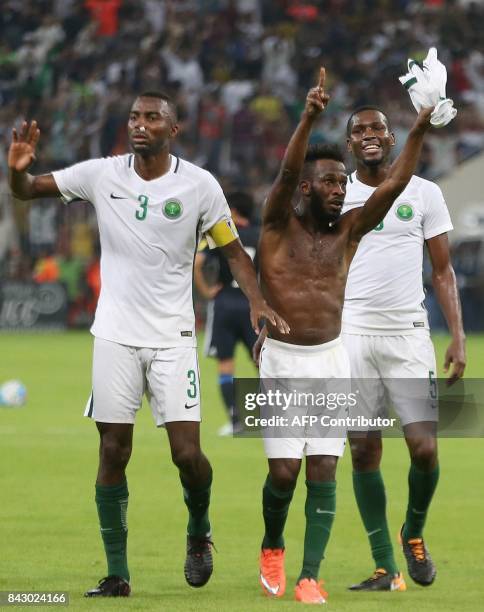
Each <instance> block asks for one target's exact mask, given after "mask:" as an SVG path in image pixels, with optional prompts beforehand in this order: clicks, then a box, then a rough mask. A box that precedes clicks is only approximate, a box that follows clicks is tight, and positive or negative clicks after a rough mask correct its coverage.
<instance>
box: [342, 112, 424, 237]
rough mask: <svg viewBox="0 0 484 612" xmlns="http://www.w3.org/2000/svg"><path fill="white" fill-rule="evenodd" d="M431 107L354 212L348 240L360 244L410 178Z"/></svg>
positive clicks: (417, 158) (419, 119) (420, 148)
mask: <svg viewBox="0 0 484 612" xmlns="http://www.w3.org/2000/svg"><path fill="white" fill-rule="evenodd" d="M432 110H433V108H424V109H422V110H421V111H420V112H419V114H418V116H417V119H416V121H415V123H414V125H413V127H412V129H411V130H410V133H409V135H408V137H407V141H406V142H405V146H404V147H403V150H402V151H401V153H400V155H399V156H398V157H397V159H396V160H395V161H394V162H393V164H392V165H391V166H390V169H389V171H388V174H387V176H386V178H385V180H384V181H383V182H382V183H381V184H380V185H379V186H378V187H377V188H376V189H375V191H374V192H373V193H372V195H371V196H370V197H369V198H368V200H367V201H366V203H365V205H364V206H363V207H361V208H358V209H356V210H355V211H354V212H353V214H352V217H351V220H352V225H351V239H352V240H353V241H355V242H359V241H360V240H361V238H362V236H364V234H367V233H368V232H370V231H371V230H372V229H373V228H374V227H376V226H377V225H378V224H379V223H380V221H382V220H383V219H384V217H385V215H386V214H387V212H388V211H389V210H390V208H391V206H392V204H393V202H394V201H395V200H396V199H397V198H398V196H399V195H400V194H401V193H402V191H403V190H404V189H405V187H406V186H407V185H408V182H409V181H410V179H411V178H412V175H413V173H414V172H415V169H416V167H417V162H418V160H419V158H420V152H421V150H422V144H423V141H424V136H425V133H426V132H427V130H428V129H429V127H430V115H431V113H432Z"/></svg>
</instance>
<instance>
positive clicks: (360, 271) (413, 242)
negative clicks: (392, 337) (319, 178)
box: [343, 172, 452, 334]
mask: <svg viewBox="0 0 484 612" xmlns="http://www.w3.org/2000/svg"><path fill="white" fill-rule="evenodd" d="M348 179H349V180H348V184H347V188H346V198H345V203H344V207H343V212H346V211H348V210H350V209H352V208H355V207H358V206H362V205H363V204H364V203H365V202H366V201H367V200H368V198H369V197H370V196H371V194H372V193H373V192H374V190H375V187H370V186H369V185H365V184H364V183H362V182H360V181H359V180H358V179H357V178H356V172H353V174H351V175H350V176H349V177H348ZM451 229H452V222H451V220H450V215H449V211H448V209H447V206H446V204H445V200H444V197H443V195H442V191H441V190H440V188H439V187H438V186H437V185H436V184H435V183H432V182H430V181H427V180H425V179H422V178H420V177H418V176H413V177H412V178H411V180H410V182H409V183H408V185H407V187H406V188H405V190H404V191H403V192H402V193H401V194H400V196H399V197H398V198H397V199H396V200H395V202H394V203H393V205H392V207H391V209H390V210H389V211H388V213H387V215H386V217H385V218H384V220H383V221H382V222H381V223H380V224H379V225H378V226H377V227H376V228H375V229H374V230H372V231H371V232H369V233H368V234H366V235H365V236H363V238H362V240H361V242H360V244H359V246H358V250H357V251H356V255H355V257H354V259H353V261H352V263H351V266H350V271H349V275H348V282H347V284H346V292H345V303H344V309H343V331H345V332H347V333H348V332H349V333H351V332H354V333H364V334H381V333H384V334H387V333H390V334H391V333H394V334H401V333H402V332H405V333H406V334H408V333H413V332H417V333H418V331H419V329H421V328H425V329H428V318H427V312H426V310H425V308H424V306H423V300H424V298H425V293H424V289H423V281H422V265H423V246H424V241H425V240H428V239H430V238H433V237H434V236H438V235H439V234H442V233H444V232H448V231H450V230H451Z"/></svg>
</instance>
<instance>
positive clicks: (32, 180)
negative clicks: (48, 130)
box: [8, 121, 60, 200]
mask: <svg viewBox="0 0 484 612" xmlns="http://www.w3.org/2000/svg"><path fill="white" fill-rule="evenodd" d="M39 137H40V130H39V128H38V127H37V122H36V121H32V123H31V124H30V125H29V124H28V123H27V122H26V121H24V122H23V123H22V127H21V129H20V132H19V133H18V132H17V130H16V129H15V128H14V129H13V130H12V142H11V143H10V148H9V150H8V171H9V184H10V188H11V189H12V193H13V195H14V196H15V197H16V198H18V199H19V200H32V199H34V198H42V197H58V196H60V192H59V189H58V188H57V184H56V182H55V180H54V177H53V176H52V174H43V175H40V176H33V175H32V174H29V173H28V172H27V170H28V169H29V167H30V166H31V165H32V163H33V162H34V160H35V152H36V147H37V142H38V141H39Z"/></svg>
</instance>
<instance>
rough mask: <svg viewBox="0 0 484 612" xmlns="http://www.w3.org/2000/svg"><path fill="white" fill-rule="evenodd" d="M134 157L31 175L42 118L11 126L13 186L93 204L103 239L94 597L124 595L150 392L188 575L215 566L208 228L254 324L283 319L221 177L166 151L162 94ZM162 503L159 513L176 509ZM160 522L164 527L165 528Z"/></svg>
mask: <svg viewBox="0 0 484 612" xmlns="http://www.w3.org/2000/svg"><path fill="white" fill-rule="evenodd" d="M127 127H128V134H129V139H130V144H131V148H132V150H133V154H126V155H120V156H117V157H109V158H105V159H92V160H89V161H85V162H82V163H79V164H76V165H74V166H72V167H71V168H67V169H65V170H59V171H56V172H53V173H52V174H45V175H41V176H32V175H31V174H29V173H28V172H27V169H28V167H29V166H30V164H31V163H32V161H33V159H34V158H35V149H36V144H37V141H38V139H39V134H40V132H39V129H38V128H37V124H36V123H35V122H32V123H31V125H30V126H29V125H27V123H24V124H23V127H22V130H21V132H20V133H19V134H17V132H16V131H15V130H14V131H13V142H12V144H11V146H10V150H9V154H8V164H9V168H10V185H11V188H12V191H13V193H14V194H15V195H16V196H17V197H18V198H20V199H24V200H31V199H33V198H41V197H53V196H57V197H62V198H63V200H64V201H65V202H66V203H69V202H72V201H74V200H76V199H77V200H79V199H81V200H87V201H89V202H91V203H92V204H93V205H94V207H95V209H96V213H97V219H98V224H99V235H100V240H101V251H102V255H101V295H100V297H99V303H98V306H97V310H96V317H95V320H94V324H93V326H92V329H91V331H92V334H93V335H94V355H93V369H92V376H93V387H92V395H91V398H90V401H89V403H88V406H87V408H86V413H85V414H86V416H88V417H90V418H92V419H93V420H94V421H95V422H96V425H97V429H98V431H99V435H100V449H99V469H98V473H97V479H96V505H97V510H98V515H99V522H100V527H101V535H102V538H103V542H104V548H105V551H106V558H107V565H108V572H107V573H108V575H107V577H106V578H104V579H103V580H101V581H100V583H99V585H98V586H97V587H95V588H93V589H91V590H89V591H87V593H86V596H88V597H98V596H103V597H105V596H127V595H129V593H130V590H131V587H130V584H129V580H130V574H129V570H128V561H127V550H126V546H127V535H128V528H127V522H126V512H127V506H128V485H127V481H126V467H127V465H128V461H129V458H130V456H131V448H132V441H133V427H134V422H135V417H136V413H137V411H138V410H139V408H140V407H141V400H142V397H143V393H144V392H146V395H147V396H148V399H149V402H150V405H151V411H152V413H153V418H154V420H155V423H156V425H157V426H158V427H161V426H163V427H165V428H166V431H167V434H168V439H169V443H170V449H171V457H172V460H173V462H174V464H175V465H176V467H177V468H178V471H179V474H180V481H181V485H182V488H183V495H184V499H185V503H186V505H187V508H188V514H189V521H188V536H187V557H186V562H185V578H186V580H187V582H188V584H190V586H193V587H201V586H203V585H204V584H205V583H206V582H207V581H208V579H209V578H210V575H211V573H212V554H211V546H212V543H211V527H210V521H209V518H208V507H209V501H210V486H211V482H212V468H211V467H210V463H209V462H208V460H207V458H206V457H205V455H204V454H203V453H202V451H201V449H200V384H199V375H198V361H197V352H196V338H195V317H194V313H193V302H192V272H193V259H194V256H195V252H196V250H197V245H198V242H199V239H200V236H201V235H202V234H209V235H210V236H211V238H212V239H213V241H214V242H215V243H216V244H217V245H218V246H219V247H221V248H222V251H223V253H224V255H225V256H226V257H227V259H228V261H229V264H230V269H231V271H232V274H233V276H234V278H235V279H236V280H237V282H238V283H239V285H240V287H241V289H242V291H244V292H245V294H246V295H247V297H248V299H249V303H250V306H251V316H252V323H253V325H254V327H257V321H258V319H259V318H260V317H264V318H265V317H268V320H269V321H272V322H273V323H274V324H276V325H277V327H278V328H279V330H281V331H282V332H284V331H285V330H286V329H287V326H286V325H285V324H284V322H282V321H281V320H280V319H279V317H277V315H276V314H275V313H274V312H273V311H272V310H271V309H270V308H269V307H268V306H267V304H266V303H265V302H264V300H263V298H262V296H261V294H260V292H259V289H258V287H257V282H256V276H255V270H254V266H253V264H252V260H251V259H250V257H249V256H248V255H247V254H246V253H245V251H244V249H243V248H242V245H241V244H240V241H239V240H238V238H237V232H236V230H235V229H234V225H233V222H232V220H231V218H230V210H229V207H228V205H227V202H226V200H225V197H224V195H223V192H222V189H221V188H220V186H219V184H218V183H217V181H216V180H215V179H214V178H213V176H211V174H209V173H208V172H206V171H205V170H202V169H201V168H198V167H197V166H194V165H193V164H191V163H189V162H187V161H185V160H183V159H179V158H178V157H175V156H174V155H172V154H171V153H170V145H171V142H172V140H173V139H174V138H175V137H176V135H177V132H178V125H177V117H176V109H175V106H174V104H173V102H172V101H171V100H170V99H169V98H168V97H167V96H165V95H164V94H162V93H158V92H146V93H143V94H141V95H140V96H138V98H136V100H135V101H134V103H133V106H132V108H131V111H130V114H129V120H128V126H127ZM170 511H171V508H170V510H168V506H167V507H166V508H161V509H157V512H158V513H159V515H160V520H161V517H162V515H163V513H164V514H165V516H167V515H168V514H169V512H170ZM166 520H168V519H167V518H166V519H165V523H161V524H160V525H161V526H160V534H162V533H163V530H164V529H165V530H166V529H167V528H168V529H169V526H168V524H167V523H166Z"/></svg>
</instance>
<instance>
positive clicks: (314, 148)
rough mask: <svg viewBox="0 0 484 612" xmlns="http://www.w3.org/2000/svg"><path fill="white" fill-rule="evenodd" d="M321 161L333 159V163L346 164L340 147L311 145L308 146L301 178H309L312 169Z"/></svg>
mask: <svg viewBox="0 0 484 612" xmlns="http://www.w3.org/2000/svg"><path fill="white" fill-rule="evenodd" d="M319 159H332V160H333V161H337V162H341V163H342V164H344V163H345V158H344V156H343V152H342V151H341V149H340V147H339V146H338V145H336V144H311V145H309V146H308V148H307V151H306V155H305V157H304V166H303V170H302V173H301V178H303V179H306V178H309V175H310V173H311V170H310V169H311V168H312V166H313V163H314V162H315V161H318V160H319Z"/></svg>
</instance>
